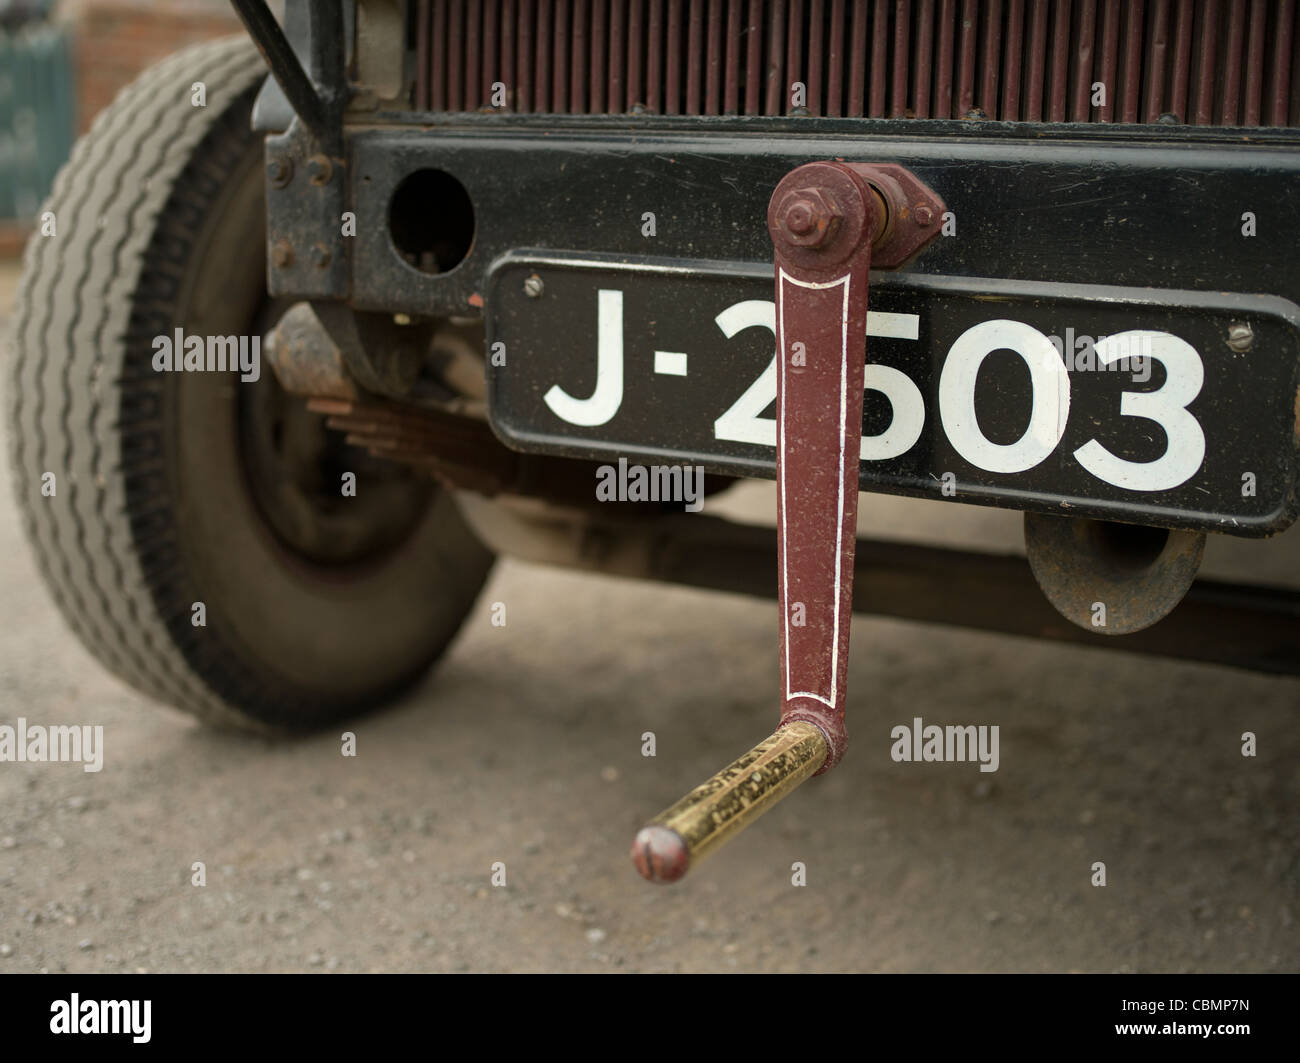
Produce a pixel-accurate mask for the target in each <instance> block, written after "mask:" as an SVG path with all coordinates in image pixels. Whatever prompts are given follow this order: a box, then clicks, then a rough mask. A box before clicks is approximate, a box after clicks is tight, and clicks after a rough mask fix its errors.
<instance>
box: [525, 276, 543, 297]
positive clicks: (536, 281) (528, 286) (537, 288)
mask: <svg viewBox="0 0 1300 1063" xmlns="http://www.w3.org/2000/svg"><path fill="white" fill-rule="evenodd" d="M524 294H525V295H526V296H528V298H529V299H536V298H537V297H538V296H540V295H541V294H542V278H541V277H539V276H538V275H537V274H536V273H533V274H531V275H529V276H528V277H525V278H524Z"/></svg>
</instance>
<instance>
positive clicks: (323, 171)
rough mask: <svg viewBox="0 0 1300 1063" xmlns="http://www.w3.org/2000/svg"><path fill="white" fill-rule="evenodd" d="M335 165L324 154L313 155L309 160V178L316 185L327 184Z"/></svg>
mask: <svg viewBox="0 0 1300 1063" xmlns="http://www.w3.org/2000/svg"><path fill="white" fill-rule="evenodd" d="M333 174H334V167H333V165H332V164H331V163H330V161H329V159H328V158H326V157H325V156H324V155H313V156H312V157H311V158H310V159H308V160H307V180H308V181H310V182H311V183H312V184H314V185H327V184H329V183H330V177H332V176H333Z"/></svg>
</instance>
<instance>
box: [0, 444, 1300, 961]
mask: <svg viewBox="0 0 1300 1063" xmlns="http://www.w3.org/2000/svg"><path fill="white" fill-rule="evenodd" d="M0 479H3V480H5V481H6V482H4V483H0V499H6V500H7V499H8V498H9V490H10V488H9V484H8V483H7V480H8V469H7V467H6V468H5V469H4V470H3V472H2V473H0ZM770 504H771V495H770V488H769V487H768V486H767V485H758V486H755V487H752V488H746V489H744V490H742V493H741V495H740V497H739V498H738V499H737V500H736V501H735V502H734V503H732V504H731V508H733V509H736V510H739V511H741V512H746V513H749V514H751V515H761V514H763V513H770V508H769V507H770ZM866 508H867V509H868V510H869V511H870V513H869V520H868V522H867V523H868V524H869V525H871V526H872V527H873V528H875V529H877V530H878V529H886V530H889V531H892V533H894V534H903V533H906V534H908V535H917V536H921V537H923V538H926V539H928V540H930V541H972V540H975V541H980V540H988V541H989V542H990V544H991V545H996V542H995V541H999V540H1002V539H1007V540H1009V539H1010V538H1011V537H1012V536H1014V532H1015V527H1016V526H1017V521H1018V518H1016V517H1014V515H1008V514H1001V513H996V512H993V511H988V510H966V509H961V510H957V511H954V509H953V507H943V506H936V505H934V504H930V503H914V502H909V503H904V502H900V501H898V500H879V499H870V500H868V502H867V506H866ZM954 512H956V513H957V516H958V518H959V519H954ZM1294 539H1295V535H1294V534H1292V535H1291V536H1289V537H1284V539H1283V540H1281V541H1280V542H1278V543H1273V544H1267V545H1266V546H1265V547H1263V548H1262V549H1261V551H1259V552H1258V556H1257V561H1258V562H1261V563H1262V564H1263V565H1264V569H1261V568H1259V565H1258V564H1256V565H1255V568H1254V571H1264V570H1265V569H1270V570H1271V571H1272V573H1273V574H1274V575H1275V576H1276V575H1282V576H1293V577H1296V578H1297V581H1300V565H1297V564H1296V560H1295V555H1296V550H1295V548H1294V546H1293V544H1292V540H1294ZM1242 556H1244V555H1243V551H1242V550H1241V549H1236V550H1231V549H1220V550H1217V551H1216V552H1214V553H1213V554H1212V558H1213V564H1212V566H1211V568H1212V570H1213V571H1217V572H1218V573H1221V574H1222V573H1227V574H1233V573H1235V572H1238V571H1239V570H1240V569H1241V566H1242V564H1243V562H1242V561H1241V557H1242ZM1252 556H1256V555H1252ZM0 592H2V593H3V600H4V602H5V605H6V613H7V621H6V623H5V626H4V633H3V635H2V636H0V723H10V724H13V723H14V722H15V720H16V718H17V717H18V716H20V715H21V716H25V717H27V719H28V720H29V721H30V722H32V723H42V724H54V723H65V724H71V723H78V724H85V723H89V724H102V725H103V727H104V733H105V760H104V768H103V770H102V771H101V772H100V773H98V774H90V773H86V772H84V771H82V770H81V768H80V767H79V766H77V765H72V764H50V765H46V764H14V763H2V764H0V972H14V971H29V972H30V971H73V972H80V971H133V970H147V971H267V970H269V971H425V970H432V971H589V970H595V971H728V970H738V971H1012V970H1021V971H1138V970H1143V971H1239V970H1240V971H1272V970H1292V971H1293V970H1296V969H1297V968H1300V927H1298V926H1297V920H1298V919H1300V817H1298V816H1297V810H1298V808H1300V793H1298V787H1297V779H1298V776H1297V765H1298V764H1300V718H1298V717H1297V713H1296V709H1297V707H1298V705H1300V682H1297V681H1294V680H1289V679H1276V678H1268V677H1259V676H1252V675H1249V674H1245V673H1238V672H1235V671H1231V670H1228V669H1222V668H1212V667H1205V666H1198V665H1190V664H1177V663H1168V662H1163V661H1156V660H1146V659H1142V658H1138V657H1134V656H1130V655H1127V654H1123V653H1117V652H1098V651H1094V650H1088V649H1083V648H1072V647H1063V646H1055V645H1043V644H1038V643H1035V642H1032V641H1026V640H1019V639H1012V638H1005V637H998V636H992V635H985V634H981V633H973V632H963V631H956V630H948V629H943V628H938V627H927V626H922V625H914V624H905V623H898V622H894V621H885V620H876V619H870V618H860V619H857V620H855V622H854V627H853V640H854V652H853V657H852V662H851V664H850V681H849V684H850V691H851V695H852V701H853V703H852V708H851V710H850V713H849V726H850V732H851V735H852V744H851V746H850V751H849V754H848V757H847V758H846V760H845V762H844V763H843V765H842V766H841V767H840V768H838V769H837V770H836V771H835V772H834V773H832V774H831V775H829V776H827V777H825V778H824V779H818V780H815V781H814V782H812V783H810V784H809V785H808V786H806V787H805V788H804V789H803V790H802V791H801V792H800V793H798V794H797V795H795V796H794V797H792V798H791V799H790V800H788V801H786V802H785V803H784V804H783V805H781V806H780V807H778V808H777V809H776V810H775V811H774V812H773V813H772V814H770V815H769V816H768V817H766V818H765V819H764V820H762V821H761V822H760V823H759V824H758V825H757V826H756V827H755V828H754V829H753V830H751V831H750V832H749V833H748V834H747V835H746V836H745V837H744V838H743V839H742V840H740V841H738V842H736V843H733V844H732V845H731V846H729V847H728V848H726V849H724V850H723V851H722V852H720V853H719V854H718V855H717V856H716V857H714V858H713V859H712V860H710V861H709V862H708V863H707V864H705V865H704V866H703V867H701V868H700V869H699V870H698V871H697V872H696V873H694V874H693V875H692V876H690V877H689V878H688V880H687V881H686V882H684V883H682V884H681V885H679V886H677V887H672V888H658V887H653V886H650V885H648V884H645V883H643V882H642V881H641V880H640V879H639V878H637V876H636V874H635V872H634V871H633V869H632V867H631V864H630V862H629V859H628V853H627V850H628V845H629V843H630V841H631V839H632V836H633V834H634V832H635V830H636V829H637V827H638V826H640V824H641V823H642V822H643V821H644V820H645V819H646V818H648V817H649V816H650V815H653V814H654V813H656V812H658V811H659V810H660V809H661V808H662V807H664V806H665V805H667V804H669V803H670V802H671V801H672V800H675V799H676V798H677V797H678V796H680V794H681V793H683V792H685V790H686V789H687V788H689V787H690V786H692V785H694V784H695V783H697V782H699V781H701V780H702V779H703V778H704V777H706V776H707V775H708V774H710V773H711V772H713V771H714V770H716V769H717V768H719V767H721V766H722V765H723V764H724V763H725V762H726V761H728V760H730V759H731V758H732V757H733V756H735V755H736V754H738V753H740V752H741V751H743V750H744V749H746V748H748V747H749V746H750V745H751V744H752V743H753V742H754V741H756V740H757V739H758V738H761V737H762V736H763V735H765V734H766V733H767V732H768V730H769V728H770V725H771V723H772V722H773V720H774V719H775V716H776V709H777V706H776V697H775V691H776V677H777V675H776V655H775V653H774V652H773V651H774V649H775V639H776V631H775V615H774V609H773V607H772V605H771V604H768V603H762V602H756V601H751V600H746V599H739V598H730V597H725V596H721V595H712V594H706V593H702V592H694V591H688V590H683V589H674V588H664V587H658V586H654V585H645V584H634V583H620V582H613V581H609V580H605V579H600V578H596V577H589V576H585V575H579V574H572V573H563V572H556V571H551V570H547V569H541V568H535V567H531V566H526V565H522V564H516V563H503V564H501V565H500V566H499V567H498V569H497V571H496V573H495V575H494V577H493V578H492V581H491V582H490V584H489V586H488V588H487V590H486V591H485V594H484V596H483V598H482V599H481V601H480V603H479V607H478V609H477V611H476V612H475V613H474V615H473V616H472V617H471V618H470V620H469V621H468V623H467V624H466V627H465V630H464V631H463V633H462V635H461V637H460V638H459V639H458V641H457V642H456V643H455V644H454V646H453V648H452V650H451V652H450V654H449V655H448V656H447V658H446V659H445V660H444V661H443V663H442V665H441V666H440V667H439V669H437V670H436V671H435V672H434V673H433V674H432V675H431V676H430V677H429V678H428V680H427V681H426V682H425V683H424V684H423V686H421V687H420V688H419V689H418V690H416V691H415V692H414V693H412V694H411V695H410V696H409V697H407V698H406V699H405V700H403V701H402V702H401V703H399V704H398V705H396V706H394V707H392V708H390V709H388V710H386V711H384V712H381V713H379V714H377V715H375V716H373V717H369V718H367V719H364V720H359V721H357V722H356V723H355V724H352V725H350V726H351V729H352V730H354V731H355V732H356V735H357V752H358V755H357V756H356V757H352V758H345V757H342V756H341V755H340V742H339V735H338V733H335V732H331V733H329V734H322V735H318V736H316V737H312V738H308V739H304V740H300V741H294V742H288V743H272V742H267V741H264V740H260V739H254V738H245V737H239V736H232V735H230V734H222V733H214V732H211V731H207V730H204V729H202V728H200V727H198V726H196V725H193V724H191V723H190V722H188V720H187V719H186V718H184V717H183V716H181V715H179V714H177V713H175V712H173V711H171V710H169V709H166V708H163V707H161V706H158V705H156V704H153V703H150V702H147V701H145V700H143V699H142V698H140V697H138V696H136V695H135V694H134V693H133V692H132V691H130V690H128V689H126V688H125V687H124V686H122V685H121V684H120V683H118V682H117V681H116V680H115V679H113V678H112V677H110V676H109V675H108V674H107V673H106V672H104V671H103V670H102V669H101V668H100V667H99V666H98V665H97V664H96V663H95V662H94V661H93V660H92V659H91V658H90V657H89V656H88V655H87V654H86V653H85V652H84V651H83V650H82V649H81V647H80V645H79V644H78V643H77V642H76V641H75V640H74V639H73V637H72V636H71V635H70V634H69V632H68V631H67V630H66V629H65V627H64V625H63V623H62V622H61V620H60V618H59V617H58V615H57V614H56V612H55V610H54V607H53V606H52V605H51V604H50V602H49V601H48V600H47V598H46V596H45V593H44V590H43V588H42V587H41V585H40V583H39V580H38V578H37V575H36V572H35V569H34V566H33V563H32V561H31V558H30V555H29V552H28V549H27V547H26V545H25V544H24V543H23V542H22V541H21V535H20V532H19V529H18V526H17V522H16V520H15V518H14V514H13V509H12V506H11V505H9V504H6V505H4V506H2V507H0ZM497 601H500V602H505V603H506V604H507V608H508V613H507V615H508V623H507V625H506V626H505V627H494V626H493V625H492V623H491V621H490V613H491V604H492V603H493V602H497ZM1298 652H1300V651H1298ZM916 715H920V716H922V717H923V718H924V719H925V720H926V722H936V723H940V724H944V723H959V724H961V723H973V724H989V725H992V724H997V725H998V726H999V727H1000V759H1001V763H1000V767H999V770H998V771H997V772H996V773H981V772H979V771H978V770H977V768H976V766H975V765H973V764H900V763H895V762H894V761H892V760H891V758H890V755H889V751H890V745H891V741H890V737H889V731H890V728H891V727H893V726H894V725H895V724H899V723H910V721H911V720H912V718H913V716H916ZM1247 730H1249V731H1253V732H1255V733H1256V735H1257V736H1258V756H1257V757H1254V758H1247V757H1243V756H1242V755H1241V737H1240V736H1241V734H1242V732H1243V731H1247ZM645 731H653V732H655V735H656V740H657V756H655V757H653V758H649V757H643V756H642V755H641V744H642V738H641V736H642V733H643V732H645ZM195 861H202V862H203V863H204V864H205V865H206V872H207V884H206V886H195V885H193V884H192V883H191V876H192V870H191V868H192V865H193V863H194V862H195ZM1097 861H1101V862H1104V864H1105V866H1106V878H1107V884H1106V885H1105V887H1104V888H1103V887H1097V886H1094V885H1092V884H1091V880H1092V877H1093V871H1092V865H1093V864H1094V862H1097ZM497 862H501V863H504V864H505V875H506V884H505V885H504V886H494V885H493V884H492V881H491V878H492V867H493V864H494V863H497ZM795 862H802V863H803V864H804V865H805V866H806V878H807V884H806V885H805V886H802V887H800V886H795V885H792V881H791V880H792V865H793V864H794V863H795Z"/></svg>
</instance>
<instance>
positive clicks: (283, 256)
mask: <svg viewBox="0 0 1300 1063" xmlns="http://www.w3.org/2000/svg"><path fill="white" fill-rule="evenodd" d="M271 265H273V266H275V268H276V269H288V268H289V267H290V266H292V265H293V248H292V247H290V246H289V241H288V240H277V241H276V242H275V246H274V247H272V248H271Z"/></svg>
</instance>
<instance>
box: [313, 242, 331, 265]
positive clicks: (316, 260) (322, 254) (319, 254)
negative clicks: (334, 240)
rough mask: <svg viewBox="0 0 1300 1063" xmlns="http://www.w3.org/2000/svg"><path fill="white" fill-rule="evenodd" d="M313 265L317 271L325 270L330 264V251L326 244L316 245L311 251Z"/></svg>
mask: <svg viewBox="0 0 1300 1063" xmlns="http://www.w3.org/2000/svg"><path fill="white" fill-rule="evenodd" d="M311 264H312V265H313V266H315V267H316V268H317V269H324V268H325V267H326V266H328V265H329V264H330V249H329V248H328V247H326V246H325V245H324V244H315V245H313V246H312V249H311Z"/></svg>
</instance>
